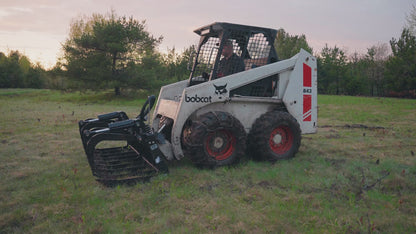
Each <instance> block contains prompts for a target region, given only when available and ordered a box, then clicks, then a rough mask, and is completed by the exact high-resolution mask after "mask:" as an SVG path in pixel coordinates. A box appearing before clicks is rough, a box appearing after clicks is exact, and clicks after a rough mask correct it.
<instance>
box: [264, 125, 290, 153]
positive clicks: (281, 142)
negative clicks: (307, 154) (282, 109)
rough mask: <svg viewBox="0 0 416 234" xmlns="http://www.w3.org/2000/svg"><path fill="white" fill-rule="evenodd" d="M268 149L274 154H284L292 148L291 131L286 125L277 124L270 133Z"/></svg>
mask: <svg viewBox="0 0 416 234" xmlns="http://www.w3.org/2000/svg"><path fill="white" fill-rule="evenodd" d="M269 145H270V149H271V150H272V151H273V152H274V153H276V154H284V153H286V152H287V151H289V150H290V148H292V145H293V133H292V131H290V128H289V127H287V126H279V127H277V128H275V129H274V130H273V131H272V133H271V134H270V138H269Z"/></svg>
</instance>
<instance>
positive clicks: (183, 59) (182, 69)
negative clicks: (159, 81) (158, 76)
mask: <svg viewBox="0 0 416 234" xmlns="http://www.w3.org/2000/svg"><path fill="white" fill-rule="evenodd" d="M195 51H196V49H195V45H192V46H190V47H188V48H186V49H185V50H184V51H183V52H182V53H181V54H179V53H177V52H176V50H175V48H173V49H171V50H168V53H167V54H166V55H165V56H164V61H165V64H166V66H167V73H168V76H169V77H170V78H175V79H174V80H175V81H180V80H184V79H187V78H188V77H189V71H188V63H189V59H190V57H191V55H192V53H194V52H195Z"/></svg>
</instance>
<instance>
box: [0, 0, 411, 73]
mask: <svg viewBox="0 0 416 234" xmlns="http://www.w3.org/2000/svg"><path fill="white" fill-rule="evenodd" d="M412 6H416V0H285V1H283V0H253V1H246V0H204V1H199V0H117V1H114V0H0V52H3V53H6V54H8V52H9V51H11V50H18V51H19V52H21V53H23V54H25V55H26V56H28V57H29V58H30V60H31V61H32V62H33V63H37V62H39V63H40V64H41V65H43V66H44V67H45V68H50V67H52V66H54V65H55V63H56V61H57V58H58V57H59V56H61V55H62V50H61V48H62V43H64V42H65V40H66V39H67V38H68V36H69V30H70V25H71V22H73V21H74V20H77V19H80V18H81V17H83V16H91V15H92V14H93V13H100V14H106V13H109V12H111V11H112V10H114V11H115V13H116V14H117V15H118V16H127V17H130V16H132V17H133V18H135V19H137V20H140V21H141V20H146V25H147V30H148V31H149V32H150V33H151V34H152V35H153V36H155V37H159V36H163V38H164V39H163V42H162V43H161V44H160V46H159V50H160V51H162V52H163V51H167V49H168V48H169V49H172V48H175V49H176V50H177V51H178V52H181V51H183V49H184V48H187V47H189V46H190V45H193V44H196V43H197V42H198V39H199V38H198V36H197V35H196V34H195V33H194V32H193V30H194V29H196V28H199V27H201V26H204V25H208V24H211V23H213V22H229V23H237V24H247V25H253V26H260V27H269V28H274V29H280V28H283V29H284V30H285V31H286V32H288V33H289V34H291V35H301V34H304V35H305V36H306V39H307V41H308V43H309V45H310V46H311V47H312V48H313V50H314V52H319V51H320V50H321V49H322V48H323V47H324V46H325V45H326V44H327V45H328V46H329V47H333V46H338V47H340V48H342V49H344V50H346V51H347V52H348V53H353V52H358V53H363V54H364V53H366V51H367V48H369V47H371V46H373V45H377V44H380V43H389V41H390V40H391V39H392V38H393V37H394V38H399V37H400V34H401V31H402V29H403V27H404V25H405V23H406V15H407V14H409V13H410V11H411V9H412Z"/></svg>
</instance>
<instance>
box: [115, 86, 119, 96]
mask: <svg viewBox="0 0 416 234" xmlns="http://www.w3.org/2000/svg"><path fill="white" fill-rule="evenodd" d="M114 94H115V95H116V96H120V94H121V91H120V87H115V88H114Z"/></svg>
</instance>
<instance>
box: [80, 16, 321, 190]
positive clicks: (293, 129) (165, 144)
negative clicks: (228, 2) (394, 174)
mask: <svg viewBox="0 0 416 234" xmlns="http://www.w3.org/2000/svg"><path fill="white" fill-rule="evenodd" d="M195 33H197V34H198V35H200V42H199V45H198V48H197V50H196V52H195V53H194V54H193V56H192V58H191V60H190V63H189V69H190V70H191V74H190V78H189V80H184V81H180V82H177V83H173V84H170V85H167V86H164V87H162V88H161V90H160V94H159V98H158V100H157V103H156V107H155V110H154V113H153V117H152V125H151V126H149V125H147V124H145V122H144V120H145V119H146V116H147V114H148V113H149V111H150V109H151V108H152V106H153V103H154V101H155V98H154V97H150V98H149V100H148V101H147V102H146V104H145V106H143V108H142V111H141V113H140V114H139V116H138V117H137V118H135V119H128V117H127V115H126V114H125V113H124V112H113V113H109V114H104V115H101V116H98V118H96V119H87V120H84V121H80V123H79V129H80V134H81V139H82V142H83V145H84V150H85V152H86V154H87V158H88V162H89V164H90V167H91V170H92V172H93V175H94V176H95V177H96V178H97V180H98V181H100V182H103V183H104V184H114V183H115V184H118V183H120V182H125V181H127V182H129V181H137V180H141V179H143V178H149V177H151V176H154V175H156V174H158V173H160V172H163V173H165V172H167V170H168V169H167V166H166V163H165V160H180V159H181V158H183V157H188V158H189V159H190V160H191V161H192V162H193V163H194V164H195V165H197V166H201V167H208V168H213V167H217V166H224V165H231V164H233V163H236V162H238V160H239V159H240V158H241V157H243V156H244V155H245V154H247V155H249V156H251V157H252V158H255V159H259V160H268V161H276V160H279V159H286V158H290V157H293V156H294V155H295V154H296V153H297V151H298V149H299V146H300V143H301V134H308V133H315V132H316V131H317V67H316V59H315V57H313V56H312V55H311V54H309V53H308V52H306V51H305V50H301V51H300V52H299V53H298V54H297V55H295V56H293V57H292V58H290V59H287V60H283V61H279V59H278V56H277V54H276V51H275V49H274V40H275V37H276V34H277V31H276V30H274V29H268V28H261V27H252V26H244V25H237V24H230V23H213V24H210V25H207V26H205V27H201V28H199V29H197V30H195ZM108 142H109V143H114V142H115V143H117V144H116V146H111V144H110V146H108V145H106V144H104V143H108Z"/></svg>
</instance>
